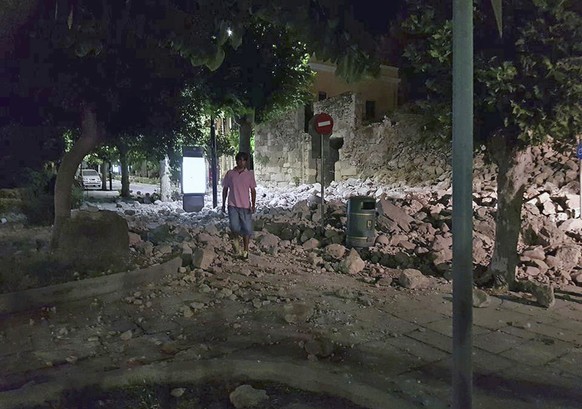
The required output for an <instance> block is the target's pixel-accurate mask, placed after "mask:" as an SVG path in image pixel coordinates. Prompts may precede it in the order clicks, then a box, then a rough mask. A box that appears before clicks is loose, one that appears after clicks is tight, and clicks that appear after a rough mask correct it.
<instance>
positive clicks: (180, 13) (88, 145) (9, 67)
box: [0, 0, 377, 247]
mask: <svg viewBox="0 0 582 409" xmlns="http://www.w3.org/2000/svg"><path fill="white" fill-rule="evenodd" d="M343 4H344V1H339V2H338V1H335V0H333V1H332V0H319V1H315V2H314V1H311V0H285V1H284V0H281V1H276V2H274V1H267V0H257V1H253V2H252V3H248V2H245V1H242V0H238V1H237V0H232V1H227V2H210V1H206V0H198V1H183V0H164V1H160V2H132V1H126V2H118V1H106V0H104V1H101V2H94V1H92V0H47V1H43V2H38V3H33V2H30V1H24V2H20V3H19V4H17V5H14V4H12V3H9V4H3V5H0V17H1V18H4V19H6V20H10V18H6V16H9V17H10V16H18V18H16V19H15V20H14V22H13V23H11V24H9V25H8V28H6V29H5V32H7V33H8V34H9V36H8V37H10V38H11V39H13V40H14V41H13V42H12V47H10V44H8V43H7V42H6V41H2V42H1V44H0V51H2V54H3V55H4V56H8V57H9V58H5V59H4V60H3V61H2V64H5V65H4V66H2V69H0V74H2V81H0V84H2V86H0V91H1V95H0V96H1V97H3V98H6V100H9V101H10V103H11V106H10V107H9V109H7V110H5V111H3V112H2V113H1V114H2V115H1V116H3V117H4V118H10V117H12V114H14V113H15V112H16V111H19V110H20V111H23V110H29V111H30V112H35V113H38V114H37V117H39V118H42V121H43V123H47V124H51V125H53V126H56V124H65V125H66V126H67V127H69V128H71V129H75V128H76V129H78V130H79V133H78V135H79V138H78V140H77V141H76V142H75V145H74V146H73V147H72V149H71V150H70V151H69V152H67V153H66V154H65V155H64V156H63V158H62V161H61V166H60V167H59V171H58V175H57V182H56V187H55V221H54V226H53V237H52V244H53V247H56V246H58V242H59V237H60V232H61V229H62V226H63V223H64V222H65V221H66V220H67V219H68V218H69V217H70V202H71V194H70V187H71V185H72V182H73V177H74V173H75V171H76V169H77V167H78V165H79V163H80V162H81V161H82V159H83V157H84V156H85V155H86V154H87V153H89V152H90V151H91V150H92V149H94V148H95V147H96V146H97V145H98V144H100V143H102V142H103V141H104V140H105V139H106V138H107V137H108V136H119V135H130V136H131V135H133V136H135V135H138V133H136V132H134V131H133V130H132V131H131V132H125V130H126V128H127V127H129V128H132V127H133V126H132V124H129V122H130V121H129V119H133V120H136V121H137V123H139V122H141V123H144V121H143V119H144V118H145V119H147V120H148V121H147V122H150V124H151V123H152V122H153V124H154V127H155V126H156V125H163V124H168V123H169V122H168V119H171V116H172V115H166V113H170V112H172V110H171V109H169V110H162V111H160V112H162V113H163V114H162V115H157V114H158V111H157V110H150V111H148V109H147V107H148V103H150V102H156V103H157V101H161V102H162V105H164V104H165V103H166V102H168V103H171V102H172V100H175V98H177V97H178V96H179V91H181V90H182V89H183V88H184V81H185V79H186V78H187V77H192V76H194V75H195V73H193V72H192V67H198V66H206V67H208V68H209V69H210V70H215V69H217V68H218V67H219V66H220V65H221V64H222V62H223V61H224V58H225V48H227V47H228V46H229V45H230V46H232V48H234V49H236V48H237V47H238V46H239V45H240V44H241V42H242V36H243V35H244V33H245V30H246V29H247V28H249V27H251V26H252V24H253V23H254V22H255V21H257V19H262V20H264V21H268V22H271V23H273V24H274V25H275V26H276V27H279V28H284V27H286V28H295V29H296V32H297V33H299V34H298V35H299V36H300V37H301V38H305V39H307V40H308V41H304V43H306V44H308V43H309V41H311V42H312V44H313V47H312V48H313V49H314V50H317V52H318V53H319V55H321V56H322V57H324V58H326V59H327V58H329V59H331V60H332V61H333V62H337V64H338V69H339V71H340V72H341V73H343V74H344V75H345V76H346V77H353V76H356V75H357V74H358V73H361V72H362V71H363V70H364V69H365V68H367V67H368V66H370V65H373V59H372V58H371V56H370V55H369V54H368V52H367V49H368V48H370V49H373V46H370V44H372V43H373V42H371V41H368V40H369V36H366V35H365V30H362V29H361V28H362V27H361V24H360V25H358V23H357V21H355V20H354V19H353V18H351V16H350V14H349V13H347V12H346V10H347V8H342V5H343ZM350 31H351V32H352V34H351V35H350V33H349V32H350ZM229 33H232V35H229ZM352 36H353V37H352ZM358 44H359V45H358ZM376 65H377V64H376ZM144 80H145V83H143V82H142V81H144ZM150 85H151V86H150ZM167 106H168V107H170V106H171V104H169V105H167ZM144 107H146V109H144ZM152 112H153V113H154V114H155V115H147V114H148V113H152ZM144 114H145V115H144ZM156 122H157V124H156ZM148 126H149V125H148Z"/></svg>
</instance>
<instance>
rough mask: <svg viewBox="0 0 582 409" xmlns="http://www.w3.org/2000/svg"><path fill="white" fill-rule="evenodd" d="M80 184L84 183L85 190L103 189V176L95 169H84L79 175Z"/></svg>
mask: <svg viewBox="0 0 582 409" xmlns="http://www.w3.org/2000/svg"><path fill="white" fill-rule="evenodd" d="M79 182H81V183H82V186H83V189H91V188H96V189H101V187H102V184H101V175H99V172H97V171H96V170H94V169H82V170H81V173H80V174H79Z"/></svg>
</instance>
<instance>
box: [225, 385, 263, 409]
mask: <svg viewBox="0 0 582 409" xmlns="http://www.w3.org/2000/svg"><path fill="white" fill-rule="evenodd" d="M229 398H230V402H231V403H232V404H233V405H234V407H235V408H237V409H244V408H257V407H261V406H263V403H264V402H265V401H267V400H268V399H269V396H268V395H267V392H266V391H264V390H262V389H255V388H253V387H252V386H251V385H241V386H239V387H238V388H236V389H235V390H234V391H232V392H231V393H230V395H229Z"/></svg>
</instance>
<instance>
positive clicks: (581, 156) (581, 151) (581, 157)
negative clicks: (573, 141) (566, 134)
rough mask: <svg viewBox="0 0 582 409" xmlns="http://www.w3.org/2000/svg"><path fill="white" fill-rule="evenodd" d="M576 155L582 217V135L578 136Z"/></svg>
mask: <svg viewBox="0 0 582 409" xmlns="http://www.w3.org/2000/svg"><path fill="white" fill-rule="evenodd" d="M576 157H577V158H578V164H579V166H580V168H579V171H578V173H579V177H580V178H579V182H580V189H579V193H580V218H581V219H582V142H580V137H578V146H577V147H576Z"/></svg>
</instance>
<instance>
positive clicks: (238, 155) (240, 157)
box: [234, 152, 249, 162]
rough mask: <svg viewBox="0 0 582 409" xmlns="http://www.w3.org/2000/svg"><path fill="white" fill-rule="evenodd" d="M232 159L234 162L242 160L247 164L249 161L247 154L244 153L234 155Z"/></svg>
mask: <svg viewBox="0 0 582 409" xmlns="http://www.w3.org/2000/svg"><path fill="white" fill-rule="evenodd" d="M234 159H235V160H239V159H242V160H245V161H247V162H248V160H249V154H248V153H246V152H239V153H237V154H236V156H235V157H234Z"/></svg>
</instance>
